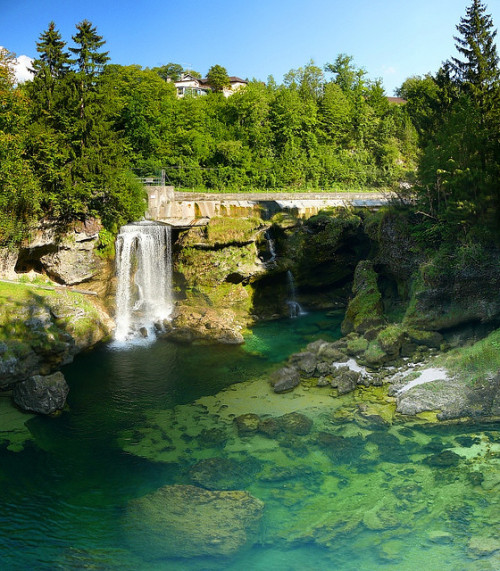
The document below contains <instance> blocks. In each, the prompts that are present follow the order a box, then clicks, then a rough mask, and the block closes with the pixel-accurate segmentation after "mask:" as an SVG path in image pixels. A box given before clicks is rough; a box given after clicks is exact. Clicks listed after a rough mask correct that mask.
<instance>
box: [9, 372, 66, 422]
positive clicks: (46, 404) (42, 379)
mask: <svg viewBox="0 0 500 571" xmlns="http://www.w3.org/2000/svg"><path fill="white" fill-rule="evenodd" d="M68 392H69V387H68V384H67V383H66V379H65V378H64V375H63V374H62V373H61V372H56V373H53V374H52V375H47V376H42V375H34V376H33V377H30V378H29V379H27V380H26V381H22V382H20V383H17V384H16V385H14V391H13V395H12V396H13V398H14V402H15V403H16V404H17V406H19V407H20V408H22V409H23V410H27V411H32V412H37V413H39V414H52V413H54V412H56V411H58V410H62V409H63V408H64V405H65V404H66V397H67V396H68Z"/></svg>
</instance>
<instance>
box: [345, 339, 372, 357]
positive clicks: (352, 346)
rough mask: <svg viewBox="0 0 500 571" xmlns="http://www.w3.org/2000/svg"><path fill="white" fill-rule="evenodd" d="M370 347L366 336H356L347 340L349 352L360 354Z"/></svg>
mask: <svg viewBox="0 0 500 571" xmlns="http://www.w3.org/2000/svg"><path fill="white" fill-rule="evenodd" d="M367 349H368V340H367V339H365V338H364V337H355V338H354V339H349V340H348V341H347V353H348V354H349V355H359V354H361V353H363V352H364V351H366V350H367Z"/></svg>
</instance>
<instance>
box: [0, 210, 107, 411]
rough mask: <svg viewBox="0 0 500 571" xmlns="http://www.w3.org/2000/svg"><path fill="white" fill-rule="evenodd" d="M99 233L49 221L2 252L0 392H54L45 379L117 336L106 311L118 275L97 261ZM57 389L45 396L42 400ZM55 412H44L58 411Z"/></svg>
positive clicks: (90, 226) (92, 225)
mask: <svg viewBox="0 0 500 571" xmlns="http://www.w3.org/2000/svg"><path fill="white" fill-rule="evenodd" d="M101 230H102V226H101V225H100V224H99V222H98V221H96V220H90V221H88V222H86V223H85V224H83V223H76V224H73V225H71V226H70V227H62V226H60V225H59V224H56V223H55V222H44V223H43V224H41V225H40V226H39V228H37V229H36V230H35V231H34V232H33V234H32V236H31V238H30V240H27V241H25V242H24V243H22V244H21V245H20V246H19V247H18V248H13V249H3V250H1V251H0V280H2V281H0V300H1V305H0V390H6V389H10V388H13V387H14V385H16V390H15V392H17V393H18V394H24V392H26V394H27V393H29V392H30V391H29V390H28V389H26V387H28V385H29V386H30V387H34V386H35V385H36V386H37V387H38V388H37V389H36V391H39V389H40V387H41V386H45V387H46V388H47V387H49V384H50V383H48V381H47V382H45V381H44V380H43V379H42V378H40V375H41V376H42V377H43V376H46V375H49V374H50V373H52V372H54V371H55V370H57V369H58V368H59V367H60V366H61V365H64V364H65V363H68V362H70V361H71V360H72V358H73V356H74V355H75V354H76V353H78V352H79V351H81V350H83V349H86V348H88V347H91V346H92V345H95V344H96V343H97V342H99V341H100V340H101V339H103V338H104V337H106V336H108V335H109V334H110V332H111V331H112V329H113V325H114V324H113V321H112V319H111V318H110V316H109V314H108V311H107V309H106V306H108V307H109V305H110V301H111V299H112V296H113V279H112V271H113V270H112V264H111V263H110V262H109V261H108V260H106V259H104V258H103V257H101V256H99V246H100V238H99V232H100V231H101ZM68 286H78V287H77V288H74V287H73V288H72V287H68ZM75 289H76V291H75ZM81 290H85V291H87V292H88V294H84V293H81ZM90 294H94V295H90ZM34 379H35V380H36V383H35V380H34ZM49 380H50V379H49ZM30 383H31V384H30ZM21 385H23V387H21ZM24 385H25V386H24ZM53 385H54V383H52V385H51V386H52V388H50V390H49V388H47V390H44V391H42V392H43V394H42V395H41V399H42V400H43V399H45V400H46V399H47V398H48V395H49V393H50V391H52V390H53ZM25 389H26V390H25ZM33 390H35V389H33ZM33 390H32V391H31V392H32V393H33ZM36 391H35V392H36ZM61 391H62V393H65V392H67V389H66V387H65V386H61ZM64 398H65V394H64ZM24 400H25V399H24ZM24 400H23V402H24ZM49 400H50V399H49ZM52 400H54V399H52ZM56 401H57V399H55V401H54V402H56ZM18 404H20V405H21V400H19V402H18ZM21 406H22V405H21ZM51 407H52V405H50V406H48V407H45V409H46V411H48V412H53V410H52V409H51ZM56 408H60V407H56ZM32 410H33V409H32ZM37 412H42V410H37Z"/></svg>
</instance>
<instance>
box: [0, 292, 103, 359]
mask: <svg viewBox="0 0 500 571" xmlns="http://www.w3.org/2000/svg"><path fill="white" fill-rule="evenodd" d="M55 316H57V318H56V317H55ZM69 336H71V337H72V338H73V339H75V341H76V343H77V344H92V343H93V342H95V341H97V338H96V337H100V336H102V335H101V330H100V317H99V314H98V311H97V309H96V308H95V306H94V305H93V304H92V303H91V302H90V301H89V300H88V299H87V298H85V297H84V296H83V295H81V294H77V293H73V292H69V291H67V290H64V291H56V290H47V289H41V288H39V287H31V286H26V285H23V284H10V283H9V284H6V283H0V342H3V343H4V344H5V346H6V350H5V351H4V353H3V354H2V356H1V358H2V359H3V360H7V359H9V358H11V357H15V358H18V359H24V358H26V357H27V356H28V355H29V354H30V352H32V351H34V352H35V353H37V354H40V355H45V354H49V353H57V352H59V351H61V352H62V351H64V349H65V348H67V347H68V342H69Z"/></svg>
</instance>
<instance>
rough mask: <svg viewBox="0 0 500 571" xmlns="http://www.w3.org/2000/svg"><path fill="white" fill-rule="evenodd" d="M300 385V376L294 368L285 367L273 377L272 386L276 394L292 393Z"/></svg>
mask: <svg viewBox="0 0 500 571" xmlns="http://www.w3.org/2000/svg"><path fill="white" fill-rule="evenodd" d="M299 384H300V375H299V372H298V371H297V369H294V368H293V367H283V368H282V369H279V370H278V371H276V372H275V373H273V375H272V376H271V385H272V387H273V388H274V392H275V393H284V392H287V391H291V390H292V389H294V388H295V387H296V386H298V385H299Z"/></svg>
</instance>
